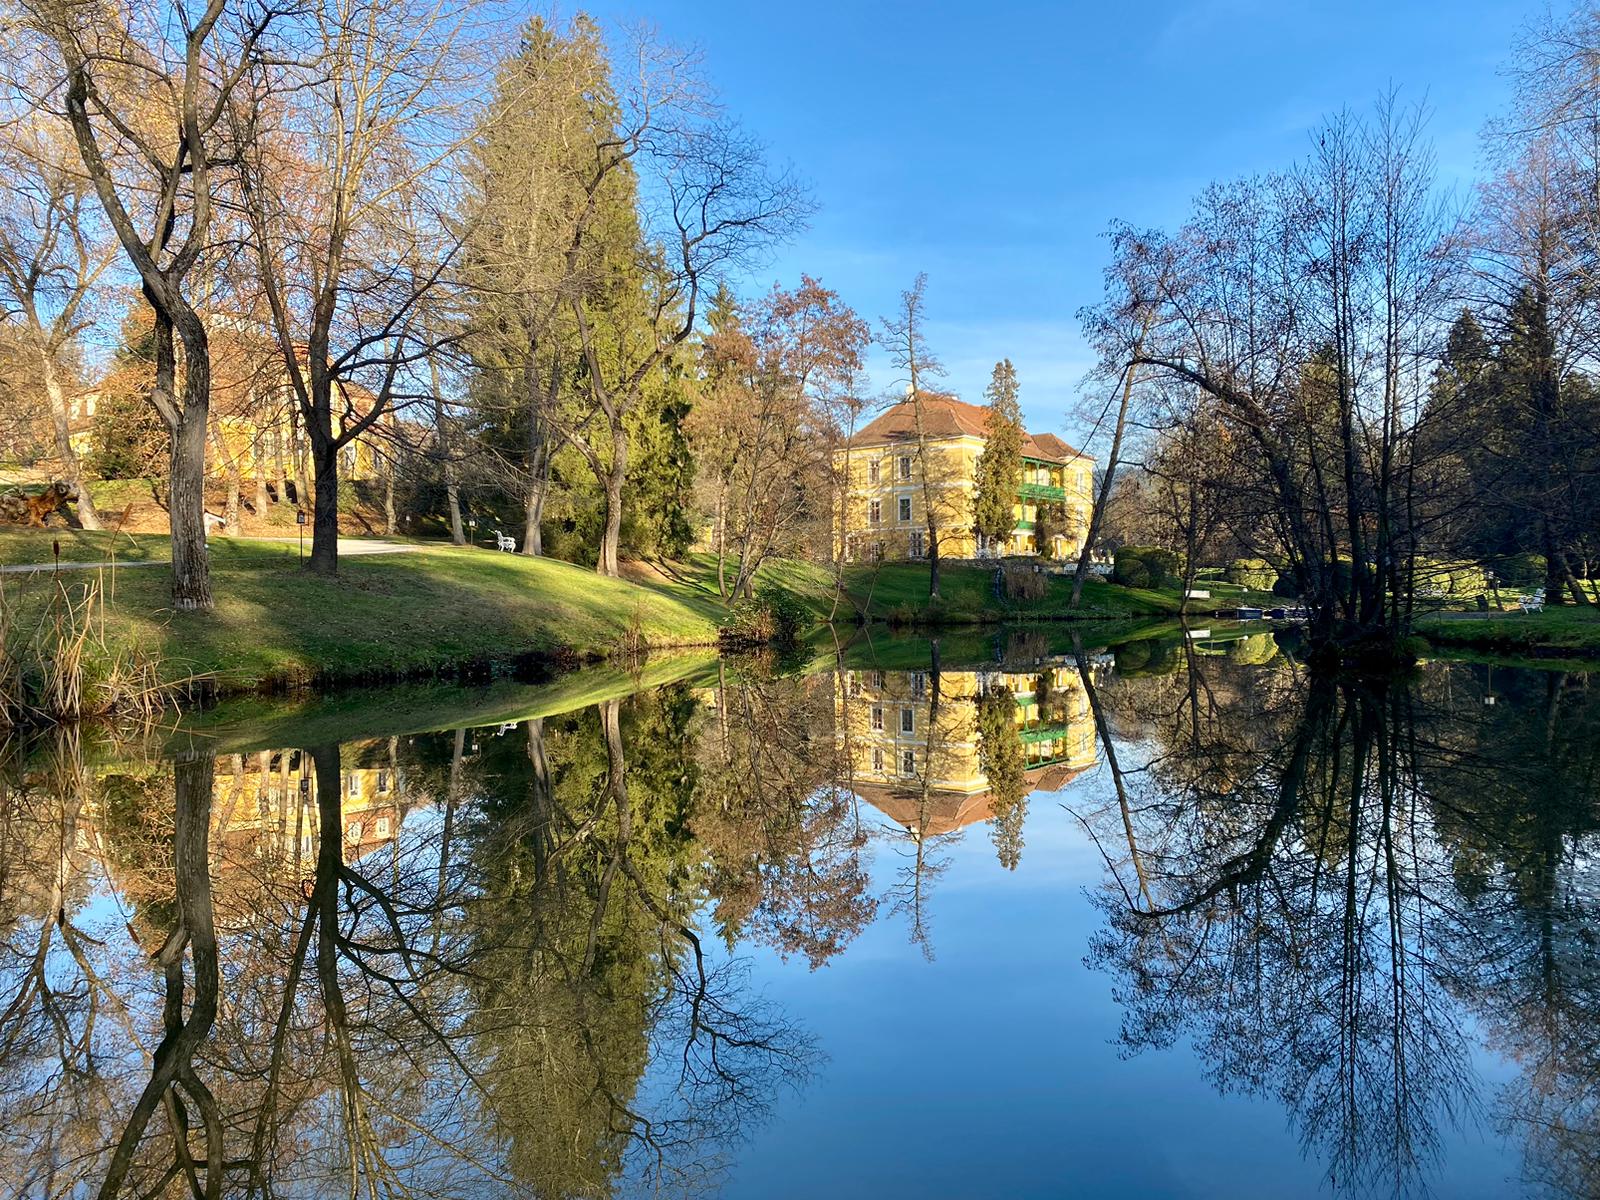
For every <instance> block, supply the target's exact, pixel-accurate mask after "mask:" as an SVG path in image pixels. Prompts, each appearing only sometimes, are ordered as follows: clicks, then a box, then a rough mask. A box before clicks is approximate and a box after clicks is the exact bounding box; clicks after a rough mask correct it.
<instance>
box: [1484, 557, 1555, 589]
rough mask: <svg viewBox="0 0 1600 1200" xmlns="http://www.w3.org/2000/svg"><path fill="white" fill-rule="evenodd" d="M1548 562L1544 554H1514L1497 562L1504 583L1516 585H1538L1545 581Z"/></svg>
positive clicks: (1497, 572)
mask: <svg viewBox="0 0 1600 1200" xmlns="http://www.w3.org/2000/svg"><path fill="white" fill-rule="evenodd" d="M1545 568H1546V562H1545V557H1544V555H1542V554H1513V555H1511V556H1509V557H1507V558H1503V559H1501V560H1500V561H1499V562H1497V563H1496V564H1495V574H1496V575H1497V576H1499V578H1500V581H1501V582H1502V583H1509V584H1512V585H1514V586H1516V587H1538V586H1539V585H1540V584H1542V583H1544V577H1545Z"/></svg>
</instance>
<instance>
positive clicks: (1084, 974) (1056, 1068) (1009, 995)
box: [725, 766, 1524, 1200]
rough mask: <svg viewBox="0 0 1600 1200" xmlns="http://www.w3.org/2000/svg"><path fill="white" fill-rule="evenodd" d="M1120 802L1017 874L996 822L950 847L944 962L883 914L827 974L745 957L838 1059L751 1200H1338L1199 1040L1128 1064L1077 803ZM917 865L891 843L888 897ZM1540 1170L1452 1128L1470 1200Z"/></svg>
mask: <svg viewBox="0 0 1600 1200" xmlns="http://www.w3.org/2000/svg"><path fill="white" fill-rule="evenodd" d="M1109 786H1110V785H1109V780H1108V777H1107V773H1106V771H1105V769H1104V767H1103V766H1102V767H1100V768H1096V769H1094V770H1093V771H1092V772H1090V773H1089V774H1087V775H1085V776H1084V777H1082V778H1081V779H1079V780H1077V781H1075V782H1074V784H1073V785H1072V786H1070V787H1069V788H1067V789H1066V790H1065V791H1064V792H1062V793H1060V794H1050V793H1044V792H1036V793H1034V795H1033V796H1032V797H1031V798H1030V808H1029V815H1028V821H1027V826H1026V837H1027V848H1026V850H1025V851H1024V853H1023V858H1022V863H1021V865H1020V866H1019V867H1018V869H1017V870H1016V871H1015V872H1008V871H1005V870H1004V869H1002V868H1001V867H1000V865H999V864H998V863H997V862H996V861H995V854H994V849H993V847H992V846H991V845H990V844H989V841H988V839H987V837H986V836H985V833H984V829H983V827H982V826H973V827H970V828H969V829H968V830H967V831H966V833H965V836H964V837H962V838H961V839H960V840H959V841H958V842H956V843H954V844H952V845H949V846H948V847H947V848H946V851H945V852H946V853H947V854H948V856H949V858H950V859H951V864H950V868H949V870H948V871H947V872H946V873H945V874H944V875H943V876H942V877H941V878H940V879H939V880H938V881H937V882H936V883H935V884H934V889H933V897H932V902H931V903H932V918H931V927H932V935H933V943H934V948H935V953H936V958H935V961H933V962H931V963H930V962H927V961H925V960H924V959H923V957H922V955H921V953H920V952H919V951H918V950H917V949H916V947H914V946H912V945H910V944H909V943H908V941H907V938H906V930H905V925H904V922H903V921H898V920H896V919H895V918H893V917H891V916H889V915H887V914H886V913H883V912H882V911H881V910H880V916H879V919H878V920H877V921H876V922H874V923H873V925H872V926H871V927H870V928H868V929H867V930H866V931H864V932H863V933H862V935H861V936H860V937H859V938H858V939H857V940H856V941H855V942H854V943H853V944H852V945H851V946H850V947H849V948H848V949H847V950H846V951H845V952H844V953H843V954H841V955H839V956H838V957H836V958H835V959H833V961H832V962H830V963H829V964H828V965H827V966H825V967H823V968H822V969H821V970H819V971H816V972H810V971H808V970H807V969H806V965H805V963H804V961H803V960H792V961H790V962H788V963H783V962H781V961H780V960H779V959H778V957H777V955H775V954H773V953H772V952H770V951H767V950H765V949H760V948H754V949H747V950H742V951H741V953H748V954H750V955H751V957H752V959H753V962H754V971H753V974H752V982H753V984H754V985H755V986H756V987H758V988H763V989H765V990H766V991H767V993H768V994H769V995H770V996H771V997H772V998H773V999H774V1000H776V1001H777V1002H779V1003H780V1004H782V1005H783V1006H784V1007H785V1008H787V1009H788V1010H789V1011H790V1012H791V1014H792V1015H793V1016H794V1017H795V1018H796V1019H798V1020H800V1021H801V1022H802V1023H804V1025H805V1026H806V1027H807V1028H808V1029H809V1031H810V1032H811V1033H813V1034H814V1035H815V1036H816V1038H817V1042H818V1046H819V1048H820V1049H821V1050H822V1051H823V1052H824V1053H825V1054H826V1055H827V1056H828V1060H827V1061H826V1062H825V1063H824V1065H823V1066H822V1067H821V1068H820V1069H819V1071H818V1072H817V1075H816V1077H815V1078H814V1079H813V1080H812V1082H811V1083H810V1085H809V1086H808V1087H807V1088H806V1089H805V1093H804V1095H803V1096H800V1097H798V1098H795V1097H792V1096H786V1097H784V1098H783V1099H782V1100H781V1101H780V1105H779V1107H778V1109H777V1111H776V1113H775V1117H774V1120H773V1121H772V1123H771V1124H770V1126H768V1127H767V1128H766V1129H765V1130H764V1131H762V1132H761V1133H759V1134H757V1136H756V1137H755V1138H754V1140H753V1141H752V1143H751V1144H750V1145H749V1146H748V1147H747V1148H746V1149H745V1150H744V1151H742V1152H741V1153H740V1154H739V1156H738V1165H737V1166H736V1168H735V1170H734V1171H733V1174H732V1177H731V1179H730V1181H729V1185H728V1187H727V1189H726V1192H725V1195H726V1196H727V1197H729V1198H730V1200H757V1198H763V1197H832V1198H836V1200H852V1198H855V1197H860V1198H862V1200H867V1198H873V1200H877V1198H880V1197H902V1196H904V1197H944V1196H948V1197H991V1196H992V1197H1064V1196H1086V1197H1088V1196H1094V1197H1099V1196H1107V1197H1149V1198H1156V1197H1229V1198H1239V1200H1244V1198H1247V1197H1260V1198H1261V1200H1281V1198H1284V1197H1296V1196H1313V1195H1324V1194H1328V1189H1327V1188H1326V1186H1325V1185H1324V1184H1323V1174H1324V1167H1323V1165H1322V1164H1320V1163H1318V1162H1315V1161H1307V1160H1306V1159H1304V1158H1302V1155H1301V1151H1300V1147H1299V1143H1298V1140H1297V1137H1296V1134H1295V1131H1294V1130H1292V1129H1290V1128H1288V1127H1287V1126H1286V1121H1285V1115H1284V1109H1283V1106H1282V1105H1281V1104H1279V1103H1278V1102H1276V1101H1275V1100H1271V1099H1265V1098H1250V1097H1244V1096H1238V1095H1223V1094H1219V1093H1218V1091H1217V1090H1216V1089H1215V1088H1214V1087H1213V1085H1212V1084H1211V1082H1210V1081H1208V1080H1207V1079H1206V1078H1205V1077H1204V1076H1203V1069H1202V1066H1201V1064H1200V1063H1199V1062H1198V1061H1197V1059H1196V1057H1195V1056H1194V1054H1193V1053H1192V1052H1191V1047H1189V1046H1188V1045H1186V1044H1183V1043H1180V1044H1179V1045H1178V1046H1176V1047H1174V1048H1173V1049H1171V1050H1168V1051H1146V1052H1144V1053H1142V1054H1139V1055H1136V1056H1134V1057H1132V1058H1129V1059H1123V1058H1121V1057H1120V1056H1119V1050H1118V1047H1117V1045H1116V1039H1117V1035H1118V1029H1119V1024H1120V1022H1121V1019H1122V1012H1121V1009H1120V1007H1119V1006H1118V1005H1117V1004H1116V1003H1115V1002H1114V1001H1113V999H1112V997H1111V985H1110V981H1109V980H1108V979H1107V978H1106V977H1105V975H1103V974H1101V973H1098V972H1095V971H1092V970H1090V969H1089V968H1088V967H1086V966H1085V965H1084V963H1083V958H1084V952H1085V949H1086V947H1087V945H1088V943H1089V939H1090V937H1091V936H1092V935H1093V934H1094V933H1095V932H1097V930H1098V929H1099V928H1100V927H1101V925H1102V924H1103V915H1102V914H1101V913H1100V912H1099V911H1098V910H1096V909H1095V908H1093V907H1092V906H1091V905H1090V904H1089V903H1088V900H1087V898H1086V896H1085V890H1086V889H1094V888H1098V887H1099V886H1100V885H1101V884H1102V883H1103V881H1104V871H1105V868H1104V865H1103V862H1102V860H1101V858H1100V854H1099V852H1098V851H1097V850H1096V849H1095V847H1094V845H1093V844H1092V842H1091V841H1090V840H1089V838H1088V837H1087V836H1086V835H1085V834H1084V833H1083V830H1082V828H1081V826H1080V825H1079V824H1078V823H1077V822H1076V821H1075V820H1074V819H1073V818H1072V817H1071V816H1070V815H1069V814H1068V813H1067V812H1066V811H1064V809H1063V807H1062V805H1063V803H1065V804H1070V805H1074V806H1076V805H1080V804H1085V803H1094V802H1097V800H1098V792H1099V790H1100V789H1109ZM898 866H899V861H898V859H897V858H896V856H895V851H894V849H893V848H892V847H889V846H884V845H882V844H881V843H880V848H879V849H878V851H877V853H876V855H875V861H874V872H873V876H874V885H875V887H876V888H877V889H878V890H879V891H880V892H881V891H882V889H883V887H884V886H885V883H886V882H887V877H888V876H889V875H892V873H893V872H894V871H895V869H896V868H897V867H898ZM1465 1028H1466V1030H1467V1031H1468V1034H1469V1040H1472V1041H1473V1042H1475V1043H1476V1040H1477V1039H1476V1038H1473V1037H1471V1033H1472V1031H1473V1029H1474V1026H1473V1025H1472V1024H1471V1023H1470V1021H1469V1022H1468V1023H1467V1024H1466V1026H1465ZM1474 1065H1475V1068H1476V1070H1477V1071H1478V1073H1479V1074H1480V1076H1481V1077H1482V1078H1483V1080H1484V1082H1485V1084H1486V1085H1487V1086H1490V1087H1492V1086H1493V1085H1497V1084H1500V1083H1503V1082H1505V1081H1508V1080H1510V1079H1512V1078H1514V1076H1515V1072H1514V1071H1513V1070H1510V1069H1508V1068H1507V1067H1506V1066H1504V1065H1502V1064H1500V1063H1498V1062H1497V1061H1495V1059H1494V1058H1493V1057H1492V1056H1490V1055H1487V1054H1485V1053H1483V1052H1482V1051H1478V1052H1476V1054H1475V1062H1474ZM1520 1156H1521V1147H1520V1145H1518V1144H1517V1143H1516V1142H1507V1141H1506V1140H1505V1139H1503V1138H1501V1137H1500V1136H1498V1135H1497V1134H1496V1133H1495V1132H1494V1131H1493V1129H1492V1128H1485V1129H1481V1130H1479V1129H1469V1130H1463V1131H1456V1132H1449V1131H1447V1132H1446V1135H1445V1145H1444V1150H1443V1155H1442V1158H1443V1165H1442V1168H1441V1169H1440V1170H1439V1171H1438V1173H1437V1174H1432V1175H1430V1177H1429V1182H1430V1183H1431V1185H1432V1188H1433V1192H1434V1194H1436V1195H1439V1196H1448V1197H1453V1198H1459V1200H1491V1198H1500V1197H1507V1196H1520V1195H1523V1194H1524V1192H1523V1190H1522V1189H1521V1188H1520V1187H1518V1186H1517V1185H1516V1184H1515V1183H1514V1182H1513V1181H1514V1180H1516V1178H1517V1176H1518V1173H1519V1170H1520V1165H1521V1160H1520Z"/></svg>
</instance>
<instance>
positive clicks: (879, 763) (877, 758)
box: [872, 746, 883, 771]
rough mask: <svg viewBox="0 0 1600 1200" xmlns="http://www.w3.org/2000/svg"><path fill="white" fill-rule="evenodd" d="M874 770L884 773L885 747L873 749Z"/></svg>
mask: <svg viewBox="0 0 1600 1200" xmlns="http://www.w3.org/2000/svg"><path fill="white" fill-rule="evenodd" d="M872 769H873V770H874V771H882V770H883V747H882V746H874V747H873V748H872Z"/></svg>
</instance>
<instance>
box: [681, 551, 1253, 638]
mask: <svg viewBox="0 0 1600 1200" xmlns="http://www.w3.org/2000/svg"><path fill="white" fill-rule="evenodd" d="M658 566H659V569H660V570H661V571H663V572H664V573H665V574H666V575H667V576H668V580H667V582H665V583H664V584H663V585H662V586H663V588H664V590H667V591H670V592H671V593H672V594H674V595H678V596H680V597H682V598H683V599H684V600H685V601H686V602H690V603H703V602H707V601H715V600H716V598H717V568H716V558H715V557H714V556H713V555H710V554H696V555H691V556H690V557H689V558H688V559H686V560H685V561H683V562H681V563H672V564H658ZM732 573H733V568H732V566H731V565H730V568H729V577H730V579H731V577H732ZM939 574H940V587H939V593H940V602H939V604H938V606H937V607H934V608H930V606H929V603H928V568H927V565H926V564H924V563H906V562H900V563H895V562H886V563H881V564H871V563H851V564H849V565H848V566H846V567H845V570H844V590H845V595H844V598H843V599H841V600H840V602H839V605H838V619H840V620H845V621H853V620H854V618H855V615H856V613H857V612H858V611H859V612H861V613H864V614H865V615H866V616H867V617H868V619H869V620H872V621H889V620H893V621H895V622H897V623H902V624H914V623H922V624H940V623H946V624H953V625H956V624H968V623H975V622H988V621H1003V620H1051V619H1055V618H1059V617H1061V616H1064V615H1065V614H1066V611H1067V599H1068V597H1069V596H1071V594H1072V580H1071V579H1070V578H1068V577H1064V576H1059V575H1052V576H1050V577H1049V580H1048V583H1047V591H1046V594H1045V595H1044V596H1043V597H1042V598H1040V599H1038V600H1027V601H1020V602H1009V601H1005V602H1002V601H997V600H996V598H995V595H994V587H993V579H994V574H993V571H992V570H991V569H990V568H988V567H973V566H953V565H952V566H946V567H944V568H943V569H942V570H941V571H940V573H939ZM757 582H758V584H759V583H775V584H779V585H781V586H783V587H786V588H788V589H789V590H790V591H792V592H795V593H796V594H797V595H799V596H800V597H801V598H802V599H804V600H805V602H806V603H807V604H808V605H809V607H810V608H811V609H812V611H813V612H815V613H816V614H817V615H818V617H819V618H826V617H827V616H828V614H829V613H830V612H833V611H834V604H833V594H834V587H835V584H834V574H833V569H832V568H831V567H829V566H826V565H823V564H818V563H808V562H801V561H798V560H794V559H779V560H776V561H772V562H769V563H767V564H766V565H764V566H763V567H762V569H761V573H760V574H759V575H758V576H757ZM1236 602H1237V597H1236V596H1234V595H1230V596H1229V597H1228V598H1227V600H1226V603H1227V604H1228V605H1229V607H1232V605H1233V604H1234V603H1236ZM1177 611H1178V593H1177V592H1176V591H1175V590H1174V591H1149V590H1144V589H1139V588H1124V587H1117V586H1115V585H1113V584H1109V583H1104V582H1102V581H1100V580H1089V581H1088V582H1087V583H1085V585H1084V589H1083V598H1082V601H1081V603H1080V604H1079V606H1078V608H1077V610H1076V611H1075V612H1074V614H1073V615H1074V616H1075V617H1078V618H1082V619H1086V620H1095V619H1101V620H1104V619H1113V620H1120V619H1123V618H1126V617H1144V616H1161V615H1168V614H1172V613H1176V612H1177Z"/></svg>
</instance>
